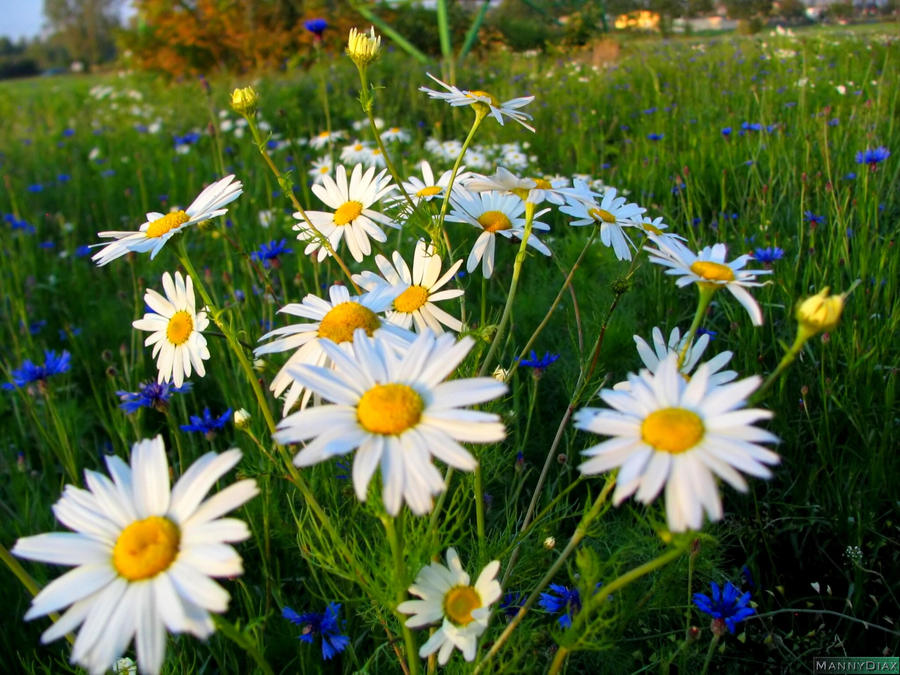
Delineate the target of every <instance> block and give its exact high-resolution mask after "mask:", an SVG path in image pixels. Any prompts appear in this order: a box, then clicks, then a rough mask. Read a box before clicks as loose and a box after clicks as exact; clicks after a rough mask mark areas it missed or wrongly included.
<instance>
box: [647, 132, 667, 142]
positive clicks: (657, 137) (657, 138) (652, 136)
mask: <svg viewBox="0 0 900 675" xmlns="http://www.w3.org/2000/svg"><path fill="white" fill-rule="evenodd" d="M663 135H664V134H647V138H648V139H650V140H651V141H661V140H662V138H663Z"/></svg>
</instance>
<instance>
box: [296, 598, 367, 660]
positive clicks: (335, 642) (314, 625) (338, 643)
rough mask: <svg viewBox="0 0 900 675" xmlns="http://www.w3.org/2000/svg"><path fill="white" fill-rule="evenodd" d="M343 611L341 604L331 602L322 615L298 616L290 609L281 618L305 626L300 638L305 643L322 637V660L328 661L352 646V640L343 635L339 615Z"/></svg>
mask: <svg viewBox="0 0 900 675" xmlns="http://www.w3.org/2000/svg"><path fill="white" fill-rule="evenodd" d="M340 610H341V604H340V603H339V602H329V603H328V607H326V608H325V611H324V612H322V613H321V614H319V613H317V612H307V613H305V614H297V612H295V611H294V610H292V609H291V608H290V607H285V608H283V609H282V610H281V616H283V617H284V618H285V619H287V620H288V621H290V622H292V623H295V624H297V625H298V626H303V632H301V633H300V636H299V637H298V639H299V640H302V641H303V642H306V643H309V644H313V642H315V637H316V635H317V634H318V635H321V636H322V658H323V659H325V660H326V661H328V660H330V659H331V658H333V657H334V655H335V654H340V653H341V652H342V651H344V649H346V647H347V645H348V644H350V638H348V637H347V636H346V635H341V632H340V631H341V626H340V620H339V619H338V613H339V612H340Z"/></svg>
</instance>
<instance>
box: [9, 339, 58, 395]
mask: <svg viewBox="0 0 900 675" xmlns="http://www.w3.org/2000/svg"><path fill="white" fill-rule="evenodd" d="M71 357H72V355H71V354H69V352H67V351H65V350H63V353H62V354H59V355H58V356H57V354H56V352H55V351H54V350H52V349H45V350H44V365H42V366H39V365H36V364H34V363H32V361H31V360H30V359H25V361H24V362H23V363H22V365H21V366H20V367H19V368H14V369H12V370H11V371H10V375H12V378H13V381H12V382H4V383H3V384H2V385H0V387H2V388H3V389H6V390H8V391H11V390H13V389H15V388H16V387H26V386H28V385H29V384H32V383H34V382H38V383H43V382H44V380H46V379H47V378H48V377H51V376H53V375H59V374H60V373H65V372H68V370H69V368H71V363H70V359H71Z"/></svg>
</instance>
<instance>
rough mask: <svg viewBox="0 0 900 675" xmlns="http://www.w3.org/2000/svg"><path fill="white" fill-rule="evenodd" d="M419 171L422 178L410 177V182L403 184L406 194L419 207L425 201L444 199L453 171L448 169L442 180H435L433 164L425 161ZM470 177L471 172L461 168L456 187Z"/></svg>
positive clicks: (442, 175)
mask: <svg viewBox="0 0 900 675" xmlns="http://www.w3.org/2000/svg"><path fill="white" fill-rule="evenodd" d="M419 170H420V171H421V172H422V178H419V177H418V176H410V178H409V180H408V181H406V182H405V183H403V189H404V190H406V193H407V194H408V195H409V196H410V198H411V199H412V200H413V203H414V204H415V205H416V206H418V205H419V204H421V203H422V202H423V201H424V202H430V201H431V200H432V199H439V198H442V197H443V195H444V190H446V189H447V186H448V185H450V176H451V175H452V174H453V171H451V170H450V169H447V170H446V171H444V172H443V173H442V174H441V177H440V178H438V179H437V180H435V179H434V172H433V171H432V170H431V164H429V163H428V161H427V160H424V159H423V160H422V162H421V163H420V164H419ZM469 177H470V174H469V172H467V171H466V170H465V167H464V166H461V167H460V168H459V171H458V172H457V174H456V181H455V183H456V185H460V184H462V183H465V182H466V181H467V180H468V179H469ZM400 199H402V197H401V198H398V201H399V200H400Z"/></svg>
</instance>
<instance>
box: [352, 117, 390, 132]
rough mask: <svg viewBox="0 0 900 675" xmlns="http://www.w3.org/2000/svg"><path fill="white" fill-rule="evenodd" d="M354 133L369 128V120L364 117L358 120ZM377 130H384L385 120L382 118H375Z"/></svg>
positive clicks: (354, 126)
mask: <svg viewBox="0 0 900 675" xmlns="http://www.w3.org/2000/svg"><path fill="white" fill-rule="evenodd" d="M351 126H352V127H353V130H354V131H362V130H363V129H368V128H369V118H368V117H363V118H362V119H360V120H356V121H355V122H354V123H353V124H352V125H351ZM375 128H376V129H378V130H379V131H380V130H381V129H384V120H383V119H381V118H380V117H376V118H375Z"/></svg>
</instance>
